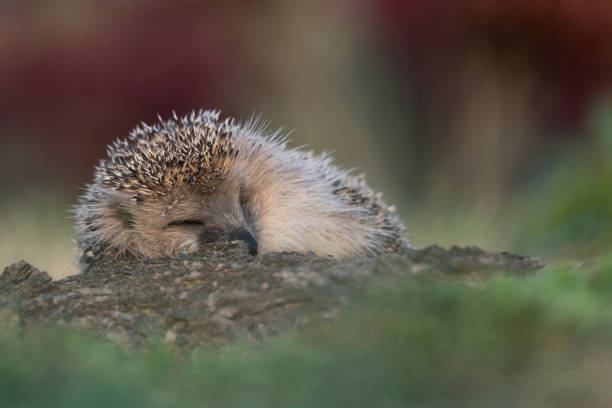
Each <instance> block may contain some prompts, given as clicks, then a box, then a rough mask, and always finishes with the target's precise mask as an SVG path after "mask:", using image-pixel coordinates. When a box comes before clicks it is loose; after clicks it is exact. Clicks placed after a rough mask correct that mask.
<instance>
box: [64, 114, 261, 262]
mask: <svg viewBox="0 0 612 408" xmlns="http://www.w3.org/2000/svg"><path fill="white" fill-rule="evenodd" d="M217 119H218V116H217V113H212V112H211V113H208V112H207V113H204V114H199V115H192V116H191V117H188V118H184V119H181V120H178V119H176V118H175V120H170V121H167V122H162V123H160V124H159V125H156V126H154V127H149V126H146V125H143V126H142V127H140V128H137V129H136V130H135V131H134V132H133V133H132V134H131V136H130V139H131V140H123V141H117V142H115V143H114V144H113V145H111V146H109V148H108V158H107V159H106V160H103V161H101V162H100V165H99V166H98V167H97V168H96V174H95V182H94V184H92V185H90V186H89V187H88V191H87V194H86V195H85V196H83V197H82V198H81V202H80V204H79V206H77V208H76V215H77V229H78V232H79V233H80V235H81V238H82V243H83V244H84V245H85V246H86V247H92V249H94V250H110V251H113V252H116V253H117V254H121V253H131V254H133V255H140V256H160V255H176V254H177V253H179V252H181V251H194V250H196V249H197V248H199V247H200V246H201V245H202V244H205V243H209V242H215V241H231V240H243V241H245V242H247V244H248V246H249V249H250V251H251V253H256V252H257V241H256V238H255V237H256V236H257V225H256V223H255V212H256V209H255V208H254V206H252V205H251V202H250V192H249V190H248V187H247V183H245V180H243V179H241V178H240V175H239V174H237V173H235V172H231V171H230V170H231V168H232V164H233V162H234V160H235V158H236V156H237V155H238V154H239V153H240V152H238V151H237V150H236V149H235V147H234V146H233V143H232V132H234V131H236V129H237V127H236V126H235V125H234V123H233V122H230V121H225V122H218V120H217Z"/></svg>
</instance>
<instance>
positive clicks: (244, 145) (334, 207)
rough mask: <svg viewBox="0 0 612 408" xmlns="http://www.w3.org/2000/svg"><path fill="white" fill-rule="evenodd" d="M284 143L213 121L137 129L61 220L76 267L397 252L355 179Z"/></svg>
mask: <svg viewBox="0 0 612 408" xmlns="http://www.w3.org/2000/svg"><path fill="white" fill-rule="evenodd" d="M287 143H288V140H287V136H286V135H283V134H282V133H281V131H280V130H279V131H276V132H270V131H268V125H267V124H264V123H262V122H261V121H260V120H258V119H257V118H252V119H250V120H248V121H246V122H244V123H240V122H238V121H236V120H235V119H232V118H227V119H225V120H221V119H219V111H203V110H201V111H199V112H195V111H194V112H192V113H191V114H190V115H187V116H184V117H180V118H179V117H178V116H177V115H176V113H174V114H173V116H172V117H171V118H170V119H168V120H165V121H164V120H162V119H161V118H159V122H158V123H156V124H153V125H147V124H145V123H141V125H140V126H138V127H136V128H135V129H134V130H133V131H132V132H131V133H130V134H129V136H128V138H127V139H118V140H116V141H115V142H113V143H112V144H110V145H109V146H108V147H107V158H106V159H103V160H100V162H99V164H98V165H97V166H96V167H95V172H94V180H93V183H91V184H88V185H86V187H85V193H84V194H83V195H82V196H81V197H80V198H79V200H78V204H77V205H76V206H75V207H74V208H73V212H74V216H75V218H76V227H75V229H76V233H77V235H78V237H79V238H78V245H79V249H80V263H81V266H82V267H83V266H84V265H85V266H86V265H87V264H89V263H91V261H92V260H93V259H96V258H100V257H111V256H112V257H116V256H131V257H159V256H176V255H178V254H179V253H183V252H187V253H189V252H195V251H197V250H198V249H199V248H200V247H201V246H203V245H205V244H208V243H211V242H219V241H234V240H240V241H244V242H245V243H246V244H247V246H248V250H249V252H250V253H251V254H253V255H255V254H263V253H268V252H313V253H315V254H317V255H322V256H328V255H330V256H333V257H336V258H355V257H365V256H372V255H378V254H382V253H386V252H394V251H397V250H399V249H400V248H403V247H406V246H409V241H408V238H407V237H406V233H405V228H404V226H403V224H402V222H401V221H400V219H399V217H398V215H397V214H396V212H395V208H394V207H392V206H388V205H386V204H385V203H384V202H383V201H382V198H381V193H377V192H375V191H374V190H373V189H372V188H370V187H369V186H368V185H367V184H366V182H365V180H364V176H363V175H358V176H354V175H353V174H352V173H353V171H352V170H345V169H343V168H341V167H339V166H336V165H335V164H333V160H332V157H331V155H330V154H329V153H323V154H320V155H316V154H314V153H313V152H312V151H305V150H302V149H299V148H289V147H288V146H287Z"/></svg>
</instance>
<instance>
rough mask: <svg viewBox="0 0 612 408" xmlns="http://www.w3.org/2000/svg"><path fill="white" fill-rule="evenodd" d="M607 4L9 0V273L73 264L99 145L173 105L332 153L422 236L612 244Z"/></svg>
mask: <svg viewBox="0 0 612 408" xmlns="http://www.w3.org/2000/svg"><path fill="white" fill-rule="evenodd" d="M610 38H612V3H611V2H609V1H608V0H593V1H591V2H588V4H587V3H585V2H583V1H581V0H564V1H549V0H512V1H504V2H501V1H487V0H453V1H446V2H431V1H426V0H413V1H401V0H378V1H375V0H351V1H349V0H309V1H301V2H298V1H281V0H262V1H252V0H251V1H247V0H229V1H224V2H209V1H195V0H194V1H186V0H181V1H173V2H168V1H156V0H106V1H92V0H78V1H77V0H38V1H35V0H32V1H28V2H23V1H19V0H0V184H1V185H2V190H1V191H2V195H1V198H0V231H1V233H0V266H2V267H3V266H5V265H8V264H9V263H12V262H15V261H18V260H20V259H26V260H27V261H28V262H30V263H33V264H34V265H36V266H38V267H40V268H41V269H44V270H47V271H48V272H50V273H51V274H52V275H54V276H56V277H61V276H64V275H66V274H69V273H73V272H76V267H74V266H73V265H72V262H73V259H74V257H75V256H76V251H75V250H74V249H73V248H74V242H73V241H74V238H75V237H74V236H73V234H72V231H71V228H72V224H73V221H72V220H71V219H70V218H69V214H68V212H67V210H68V209H69V208H70V206H71V205H73V204H74V203H75V201H76V197H77V196H78V195H79V194H81V192H82V187H83V185H84V184H85V183H87V182H89V181H90V180H91V178H92V174H93V166H94V165H95V164H96V163H97V161H98V160H99V159H101V158H103V157H104V155H105V146H106V144H108V143H109V142H111V141H113V140H114V139H116V138H122V137H125V136H127V134H128V132H129V131H130V130H131V129H132V128H133V127H134V126H135V125H136V124H138V123H139V122H141V121H144V122H152V121H155V120H156V117H157V114H159V115H161V116H162V117H164V118H166V117H168V116H169V115H170V114H171V112H172V111H173V110H174V111H176V112H177V113H178V114H185V113H188V112H190V111H191V110H193V109H200V108H205V109H220V110H222V115H232V116H236V117H238V118H248V117H249V116H251V114H253V113H256V114H262V117H263V118H265V119H267V120H269V121H270V123H271V125H270V126H271V128H273V129H274V128H278V127H285V128H286V129H288V130H290V129H294V131H293V133H292V136H291V138H292V145H294V146H299V145H308V147H309V148H312V149H314V150H316V151H317V152H322V151H324V150H333V151H334V152H335V153H334V156H335V158H336V162H337V163H338V164H340V165H342V166H345V167H356V168H358V171H359V172H365V173H366V174H367V179H368V181H369V183H370V184H371V185H372V186H374V187H375V188H376V189H377V190H381V191H384V196H385V199H386V201H387V202H388V203H390V204H395V205H396V206H397V208H398V211H399V213H400V214H401V216H402V217H403V219H404V220H405V222H406V225H407V227H408V230H409V231H410V233H411V237H412V241H413V243H414V244H415V245H417V246H425V245H429V244H433V243H437V244H440V245H444V246H448V245H451V244H459V245H472V244H474V245H479V246H482V247H483V248H485V249H488V250H506V249H507V250H514V251H520V252H524V253H527V254H531V255H536V256H540V257H542V258H544V259H546V260H549V261H551V260H552V261H555V260H561V259H569V260H578V261H582V260H586V259H590V258H592V257H596V256H598V255H599V254H601V253H603V252H604V251H606V250H607V249H608V250H609V247H610V244H611V243H612V160H611V158H612V94H611V93H610V85H611V83H612V44H611V43H610V41H609V39H610Z"/></svg>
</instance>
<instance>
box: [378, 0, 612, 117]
mask: <svg viewBox="0 0 612 408" xmlns="http://www.w3.org/2000/svg"><path fill="white" fill-rule="evenodd" d="M374 4H376V5H378V7H377V10H378V12H379V13H378V26H379V28H380V30H381V33H382V34H381V38H382V40H383V41H382V43H383V44H385V46H387V47H388V49H389V50H390V51H391V52H392V53H394V54H395V55H396V56H399V57H401V58H402V59H404V61H406V63H407V64H409V67H410V68H411V69H412V70H413V71H412V72H416V73H417V74H418V75H419V78H420V79H421V80H422V81H424V82H420V81H419V80H416V81H415V82H416V83H417V84H421V87H424V88H431V82H435V81H437V80H439V78H441V76H447V75H452V70H453V67H454V66H456V61H457V60H458V59H460V58H462V55H463V53H465V52H466V51H467V50H470V49H473V48H474V47H475V45H476V46H478V45H481V46H484V47H487V49H488V50H489V51H488V52H490V53H491V54H493V55H492V58H497V55H496V53H499V54H502V53H506V54H507V53H508V52H511V53H513V57H514V58H517V57H518V58H522V59H523V60H524V61H527V62H528V63H529V65H530V67H531V68H532V69H534V70H536V71H537V72H538V73H539V75H540V85H541V86H542V87H543V88H542V89H541V91H542V92H543V93H549V92H554V93H555V95H556V97H555V98H553V99H555V100H556V101H557V103H558V106H554V107H550V106H542V107H541V108H542V109H551V108H552V112H549V113H552V114H553V115H554V116H555V117H554V118H551V119H553V120H554V121H558V120H561V121H567V123H565V124H566V125H568V124H569V125H577V124H579V122H580V120H581V119H582V115H583V113H584V112H585V109H586V108H588V105H589V103H590V102H591V98H592V97H594V96H597V95H596V93H597V92H598V90H600V89H601V88H602V87H609V86H610V85H611V84H612V45H611V43H610V38H612V2H611V1H609V0H593V1H583V0H562V1H559V0H509V1H498V0H460V1H456V0H447V1H428V0H410V1H404V0H381V1H377V2H375V3H374Z"/></svg>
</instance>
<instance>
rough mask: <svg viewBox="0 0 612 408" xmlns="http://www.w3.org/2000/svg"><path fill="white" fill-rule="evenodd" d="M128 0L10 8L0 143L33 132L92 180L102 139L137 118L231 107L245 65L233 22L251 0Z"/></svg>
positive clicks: (53, 157) (0, 83) (39, 143)
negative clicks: (214, 2) (57, 8)
mask: <svg viewBox="0 0 612 408" xmlns="http://www.w3.org/2000/svg"><path fill="white" fill-rule="evenodd" d="M130 4H132V3H127V2H126V3H113V2H109V3H107V4H106V5H105V6H104V7H99V6H90V9H85V11H84V10H82V9H78V11H75V12H74V16H71V15H70V12H71V10H70V9H68V10H66V14H67V15H65V14H60V15H57V13H55V14H51V15H48V14H46V13H45V10H44V8H43V10H42V12H41V10H40V7H38V8H36V7H34V8H31V9H30V8H28V7H27V6H25V5H17V6H15V7H13V8H12V9H11V8H7V9H5V10H3V12H2V13H1V14H0V73H1V80H0V95H2V97H1V98H0V123H1V124H2V126H4V129H0V135H2V138H3V139H5V140H0V142H8V141H7V140H6V139H9V138H17V139H18V138H20V137H26V138H27V139H28V142H27V145H28V146H30V147H37V148H39V149H41V151H43V152H45V155H44V158H43V161H46V160H48V163H42V164H43V165H46V166H50V170H51V171H53V170H54V169H53V168H52V167H53V163H55V162H56V161H57V160H59V161H61V162H66V161H70V162H73V163H74V167H73V168H72V170H77V172H78V173H81V174H83V175H84V176H86V178H89V177H90V170H89V167H90V166H91V163H92V162H93V161H94V159H95V158H98V157H101V155H102V154H103V152H104V146H105V145H106V144H107V143H108V142H110V141H111V140H113V139H115V138H117V137H119V136H121V137H123V136H125V135H126V133H127V132H128V131H129V130H130V129H131V128H132V127H133V126H134V125H135V124H136V123H138V121H140V120H144V121H152V120H154V118H155V115H156V114H157V113H160V114H162V115H164V116H167V115H168V114H169V113H170V112H171V111H172V110H176V111H177V112H187V111H189V110H191V109H194V108H199V107H220V108H221V107H223V108H225V109H227V108H228V107H229V108H230V110H231V104H232V101H231V95H229V93H228V89H231V87H230V85H229V84H230V83H231V80H232V77H233V76H234V75H235V71H236V69H235V68H236V67H240V66H242V65H243V64H244V61H242V60H241V52H240V42H239V41H238V38H239V37H238V32H237V30H236V29H235V27H233V25H235V24H237V21H238V19H239V17H240V12H241V10H242V11H244V9H245V7H244V5H243V6H241V7H238V4H237V3H235V2H226V3H223V4H221V3H218V4H219V5H218V6H211V5H209V4H208V3H205V2H188V1H177V2H147V3H146V4H147V6H146V7H139V6H138V5H139V2H135V3H133V5H130ZM74 6H75V7H77V8H79V7H86V6H79V5H78V3H76V4H75V5H74ZM11 129H19V130H20V131H22V132H23V136H22V135H15V134H11V133H10V130H11ZM60 167H62V166H57V168H60ZM64 168H65V166H64ZM80 170H84V171H80ZM79 179H83V177H79Z"/></svg>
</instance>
